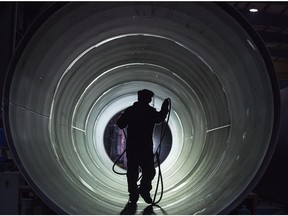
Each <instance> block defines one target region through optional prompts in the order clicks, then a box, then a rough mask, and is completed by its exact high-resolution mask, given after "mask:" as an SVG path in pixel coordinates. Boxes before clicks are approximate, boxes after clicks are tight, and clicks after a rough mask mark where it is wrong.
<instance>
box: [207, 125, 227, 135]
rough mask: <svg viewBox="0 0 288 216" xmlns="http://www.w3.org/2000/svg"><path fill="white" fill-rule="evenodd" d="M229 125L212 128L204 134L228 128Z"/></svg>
mask: <svg viewBox="0 0 288 216" xmlns="http://www.w3.org/2000/svg"><path fill="white" fill-rule="evenodd" d="M230 125H231V124H227V125H223V126H220V127H216V128H212V129H209V130H207V131H206V132H207V133H209V132H211V131H215V130H220V129H223V128H227V127H230Z"/></svg>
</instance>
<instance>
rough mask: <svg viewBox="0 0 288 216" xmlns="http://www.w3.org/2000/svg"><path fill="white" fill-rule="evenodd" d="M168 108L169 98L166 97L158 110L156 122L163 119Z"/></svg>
mask: <svg viewBox="0 0 288 216" xmlns="http://www.w3.org/2000/svg"><path fill="white" fill-rule="evenodd" d="M168 109H169V99H168V98H166V99H165V100H164V101H163V103H162V106H161V110H160V111H159V112H158V115H157V118H156V123H161V122H163V121H164V120H165V118H166V115H167V113H168V111H169V110H168Z"/></svg>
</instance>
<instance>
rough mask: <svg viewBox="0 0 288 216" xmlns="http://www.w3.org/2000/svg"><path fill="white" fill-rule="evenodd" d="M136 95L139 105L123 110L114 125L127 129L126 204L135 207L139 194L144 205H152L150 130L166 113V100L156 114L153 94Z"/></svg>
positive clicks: (148, 92)
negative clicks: (127, 196)
mask: <svg viewBox="0 0 288 216" xmlns="http://www.w3.org/2000/svg"><path fill="white" fill-rule="evenodd" d="M137 94H138V101H137V102H135V103H134V104H133V105H132V106H130V107H128V108H127V109H125V110H124V112H123V113H122V114H121V116H120V118H119V119H118V120H117V125H118V127H119V128H120V129H124V128H126V127H127V142H126V157H127V183H128V192H129V201H128V203H131V204H136V203H137V201H138V199H139V194H140V195H141V197H142V198H143V199H144V201H145V202H146V203H149V204H151V203H152V199H151V197H150V191H151V189H152V184H151V182H152V180H153V178H154V176H155V168H154V154H153V137H152V135H153V129H154V126H155V124H159V123H161V122H163V121H164V120H165V118H166V115H167V113H168V106H169V100H168V99H165V100H164V102H163V103H162V107H161V110H160V111H159V112H158V111H156V109H155V108H154V107H152V106H150V105H149V104H150V102H151V101H152V97H153V96H154V93H153V92H152V91H150V90H147V89H143V90H140V91H138V92H137ZM139 167H141V170H142V179H141V182H140V186H139V188H138V186H137V181H138V175H139Z"/></svg>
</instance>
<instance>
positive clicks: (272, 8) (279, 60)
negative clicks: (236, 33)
mask: <svg viewBox="0 0 288 216" xmlns="http://www.w3.org/2000/svg"><path fill="white" fill-rule="evenodd" d="M229 4H230V5H232V6H233V7H234V8H236V9H237V10H238V11H239V12H240V13H241V14H242V15H243V16H244V17H245V18H246V19H247V20H248V21H249V22H250V23H251V24H252V26H253V27H254V29H255V30H256V31H257V32H258V34H259V35H260V37H261V38H262V39H263V41H264V43H265V45H266V47H267V48H268V50H269V53H270V55H271V58H272V61H273V63H274V67H275V71H276V74H277V77H278V79H279V80H288V2H230V3H229ZM252 8H253V9H258V11H257V12H250V9H252Z"/></svg>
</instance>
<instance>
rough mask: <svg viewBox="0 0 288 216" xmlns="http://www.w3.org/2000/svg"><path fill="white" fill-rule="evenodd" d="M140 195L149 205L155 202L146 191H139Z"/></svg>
mask: <svg viewBox="0 0 288 216" xmlns="http://www.w3.org/2000/svg"><path fill="white" fill-rule="evenodd" d="M138 191H139V194H140V195H141V197H142V198H143V199H144V201H145V202H146V203H148V204H151V203H152V202H153V201H152V199H151V197H150V193H149V192H146V191H144V190H141V188H139V189H138Z"/></svg>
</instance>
